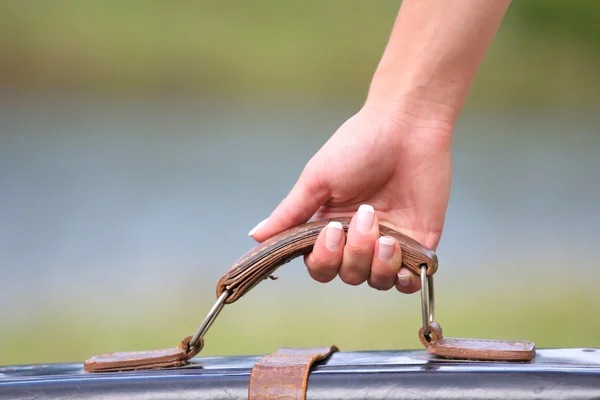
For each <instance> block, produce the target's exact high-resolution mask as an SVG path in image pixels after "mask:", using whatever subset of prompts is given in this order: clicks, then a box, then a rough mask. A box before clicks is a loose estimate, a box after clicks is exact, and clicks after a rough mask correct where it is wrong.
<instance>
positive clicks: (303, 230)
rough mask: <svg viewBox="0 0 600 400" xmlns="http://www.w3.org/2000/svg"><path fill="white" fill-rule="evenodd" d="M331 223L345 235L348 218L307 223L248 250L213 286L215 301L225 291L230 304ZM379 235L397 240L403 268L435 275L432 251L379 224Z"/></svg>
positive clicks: (299, 252) (306, 249) (307, 245)
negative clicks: (339, 225) (340, 225)
mask: <svg viewBox="0 0 600 400" xmlns="http://www.w3.org/2000/svg"><path fill="white" fill-rule="evenodd" d="M332 221H336V222H340V223H341V224H342V227H343V229H344V231H345V232H347V231H348V226H349V224H350V221H351V218H350V217H342V218H331V219H325V220H320V221H314V222H308V223H306V224H303V225H299V226H296V227H294V228H291V229H288V230H286V231H284V232H281V233H279V234H277V235H275V236H273V237H271V238H269V239H267V240H266V241H264V242H263V243H261V244H259V245H257V246H256V247H255V248H253V249H252V250H250V251H248V252H247V253H246V254H244V255H243V256H242V257H240V258H239V259H238V260H237V261H236V262H235V263H234V264H233V265H232V266H231V267H230V268H229V270H228V271H227V272H226V273H225V274H224V275H223V277H222V278H221V279H220V280H219V282H218V283H217V298H220V297H221V295H222V294H223V293H224V292H225V291H227V292H228V295H227V296H226V299H225V300H224V303H225V304H231V303H234V302H235V301H236V300H239V299H240V298H241V297H242V296H243V295H245V294H246V293H247V292H248V291H250V290H251V289H252V288H253V287H255V286H256V285H258V284H259V283H260V282H261V281H263V280H264V279H267V278H269V277H271V274H272V273H273V272H275V270H277V269H278V268H279V267H281V266H282V265H284V264H286V263H288V262H290V261H291V260H293V259H294V258H296V257H299V256H301V255H305V254H308V253H310V252H311V251H312V248H313V246H314V244H315V241H316V240H317V236H318V235H319V233H320V232H321V230H322V229H323V228H325V227H326V226H327V224H328V223H329V222H332ZM379 232H380V235H381V236H392V237H394V238H395V239H396V240H397V241H398V243H399V244H400V248H401V250H402V266H403V267H405V268H407V269H408V270H410V271H411V272H412V273H414V274H415V275H417V276H419V275H420V274H421V268H422V267H423V266H425V267H427V276H433V274H435V272H436V271H437V267H438V259H437V255H436V254H435V252H434V251H433V250H431V249H428V248H427V247H425V246H423V245H422V244H421V243H419V242H417V241H416V240H414V239H413V238H411V237H408V236H406V235H404V234H402V233H400V232H398V231H396V230H394V229H392V228H389V227H387V226H385V225H379Z"/></svg>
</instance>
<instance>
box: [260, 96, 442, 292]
mask: <svg viewBox="0 0 600 400" xmlns="http://www.w3.org/2000/svg"><path fill="white" fill-rule="evenodd" d="M451 136H452V126H451V125H450V124H448V123H442V122H437V121H435V120H430V121H428V120H423V119H421V118H419V119H417V118H415V117H412V116H410V115H408V114H401V113H395V115H391V114H388V113H384V112H382V111H381V110H376V109H375V108H371V107H370V106H369V105H365V107H363V109H361V110H360V111H359V112H358V113H357V114H356V115H354V116H353V117H352V118H350V119H349V120H348V121H346V122H345V123H344V124H343V125H342V126H341V127H340V128H339V129H338V131H337V132H336V133H335V134H334V135H333V136H332V137H331V138H330V140H329V141H328V142H327V143H326V144H325V145H324V146H323V147H322V148H321V149H320V150H319V151H318V152H317V154H316V155H315V156H314V157H313V158H312V159H311V160H310V161H309V163H308V164H307V165H306V167H305V169H304V171H303V172H302V174H301V176H300V178H299V179H298V182H297V183H296V185H295V186H294V187H293V189H292V190H291V192H290V193H289V195H288V196H287V197H286V198H285V199H284V200H283V201H282V202H281V203H280V204H279V206H278V207H277V208H276V209H275V210H274V211H273V213H272V214H271V216H270V217H269V218H268V219H267V220H265V221H263V222H261V223H260V224H259V225H257V227H256V228H254V229H253V230H252V231H251V232H250V235H251V236H252V237H253V238H254V239H256V240H257V241H259V242H262V241H264V240H265V239H267V238H269V237H270V236H272V235H274V234H276V233H278V232H281V231H283V230H285V229H288V228H291V227H293V226H296V225H299V224H301V223H304V222H306V221H308V220H309V219H311V218H312V219H313V220H318V219H325V218H335V217H340V216H352V217H353V218H352V222H351V224H350V227H349V230H348V234H347V240H346V242H345V243H344V231H343V230H342V229H341V224H339V223H335V222H334V223H331V224H329V225H328V226H327V227H326V228H325V229H323V230H322V231H321V233H320V234H319V237H318V238H317V241H316V243H315V246H314V249H313V251H312V252H311V253H310V254H308V255H307V256H306V257H305V263H306V266H307V267H308V271H309V273H310V275H311V276H312V277H313V279H315V280H317V281H319V282H329V281H331V280H333V279H334V278H335V277H336V276H337V275H339V276H340V279H341V280H342V281H344V282H345V283H347V284H349V285H360V284H362V283H363V282H365V281H367V282H368V283H369V285H370V286H372V287H373V288H376V289H379V290H388V289H391V288H392V287H394V286H396V288H397V289H398V290H399V291H401V292H404V293H413V292H415V291H417V290H419V288H420V281H419V277H417V276H416V275H414V274H413V273H411V272H410V271H408V270H406V269H404V268H403V269H400V265H401V261H402V254H401V251H400V246H399V244H398V243H397V241H396V240H395V239H393V238H391V237H388V236H384V237H381V238H380V237H379V228H378V224H379V223H382V224H384V225H388V226H390V227H392V228H394V229H396V230H398V231H399V232H402V233H404V234H406V235H408V236H410V237H412V238H413V239H415V240H417V241H418V242H420V243H421V244H423V245H425V246H426V247H429V248H432V249H435V248H436V247H437V245H438V242H439V240H440V236H441V233H442V229H443V226H444V218H445V214H446V208H447V205H448V199H449V191H450V176H451Z"/></svg>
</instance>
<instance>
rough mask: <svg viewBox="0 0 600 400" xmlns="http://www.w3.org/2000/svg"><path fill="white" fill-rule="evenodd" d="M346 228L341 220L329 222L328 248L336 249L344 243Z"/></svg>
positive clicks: (326, 245)
mask: <svg viewBox="0 0 600 400" xmlns="http://www.w3.org/2000/svg"><path fill="white" fill-rule="evenodd" d="M343 229H344V228H343V227H342V224H341V223H340V222H336V221H332V222H330V223H328V224H327V228H326V229H325V247H327V249H328V250H335V249H337V248H338V247H340V244H341V243H342V233H343V232H344V230H343Z"/></svg>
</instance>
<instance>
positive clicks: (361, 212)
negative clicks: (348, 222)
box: [356, 204, 375, 233]
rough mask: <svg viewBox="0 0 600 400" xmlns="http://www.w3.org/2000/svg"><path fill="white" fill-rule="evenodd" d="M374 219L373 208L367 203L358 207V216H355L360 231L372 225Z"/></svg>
mask: <svg viewBox="0 0 600 400" xmlns="http://www.w3.org/2000/svg"><path fill="white" fill-rule="evenodd" d="M374 220H375V210H374V209H373V207H371V206H370V205H368V204H363V205H362V206H360V207H358V216H357V217H356V227H357V228H358V231H359V232H361V233H366V232H369V231H370V230H371V228H372V227H373V221H374Z"/></svg>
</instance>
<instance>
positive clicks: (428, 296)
mask: <svg viewBox="0 0 600 400" xmlns="http://www.w3.org/2000/svg"><path fill="white" fill-rule="evenodd" d="M421 314H422V318H423V335H424V336H429V333H430V331H429V323H431V322H433V320H434V318H435V299H434V295H433V276H427V265H422V266H421Z"/></svg>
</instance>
